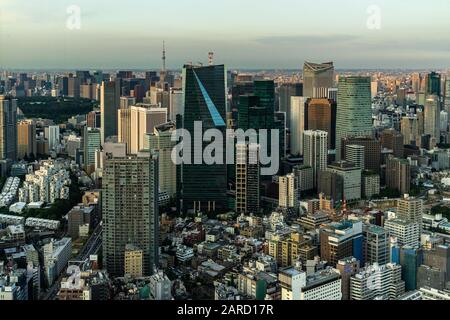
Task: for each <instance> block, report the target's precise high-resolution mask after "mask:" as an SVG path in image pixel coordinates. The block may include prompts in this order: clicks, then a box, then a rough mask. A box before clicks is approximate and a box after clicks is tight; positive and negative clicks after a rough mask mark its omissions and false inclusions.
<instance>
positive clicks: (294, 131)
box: [290, 97, 306, 156]
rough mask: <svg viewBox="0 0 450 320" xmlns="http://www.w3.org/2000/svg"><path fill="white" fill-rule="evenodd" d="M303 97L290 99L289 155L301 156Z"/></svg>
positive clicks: (303, 117)
mask: <svg viewBox="0 0 450 320" xmlns="http://www.w3.org/2000/svg"><path fill="white" fill-rule="evenodd" d="M305 103H306V98H305V97H291V117H290V119H291V125H290V127H291V136H290V141H291V143H290V144H291V154H292V155H295V156H297V155H302V154H303V132H304V131H305Z"/></svg>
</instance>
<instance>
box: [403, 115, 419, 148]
mask: <svg viewBox="0 0 450 320" xmlns="http://www.w3.org/2000/svg"><path fill="white" fill-rule="evenodd" d="M401 132H402V135H403V144H404V145H413V146H420V137H421V136H422V135H423V134H424V123H423V112H420V113H418V114H417V115H409V116H405V117H402V120H401Z"/></svg>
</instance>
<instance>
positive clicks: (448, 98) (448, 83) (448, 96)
mask: <svg viewBox="0 0 450 320" xmlns="http://www.w3.org/2000/svg"><path fill="white" fill-rule="evenodd" d="M444 105H445V110H447V111H450V75H447V79H446V80H445V94H444Z"/></svg>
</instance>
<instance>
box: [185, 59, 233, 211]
mask: <svg viewBox="0 0 450 320" xmlns="http://www.w3.org/2000/svg"><path fill="white" fill-rule="evenodd" d="M183 92H184V95H185V100H184V101H185V109H184V110H185V111H184V117H183V118H182V119H181V120H182V123H181V126H180V125H179V124H178V120H177V126H178V127H182V128H184V129H186V130H187V131H189V132H190V134H191V137H192V139H194V126H195V122H199V123H201V124H202V130H203V132H202V135H203V133H204V132H205V131H206V130H208V129H218V130H220V131H222V133H223V136H224V137H225V130H226V123H225V119H226V72H225V67H224V66H223V65H214V66H207V67H203V66H192V65H186V66H185V67H184V68H183ZM209 144H210V142H203V148H202V150H204V149H205V147H206V146H207V145H209ZM194 149H195V146H194V143H192V144H191V151H192V152H191V155H192V159H191V160H192V164H182V165H180V166H178V168H177V171H179V173H178V177H179V178H180V180H179V181H178V188H177V189H178V195H179V199H180V203H179V206H180V207H181V208H182V210H183V211H186V210H189V209H195V210H200V211H203V212H215V211H221V210H226V209H227V194H226V192H227V168H226V165H225V164H212V165H208V164H206V163H205V162H204V161H203V160H202V161H201V162H202V163H201V164H195V163H194ZM224 156H225V152H224ZM224 160H225V159H224Z"/></svg>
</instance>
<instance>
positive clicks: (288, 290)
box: [278, 268, 342, 300]
mask: <svg viewBox="0 0 450 320" xmlns="http://www.w3.org/2000/svg"><path fill="white" fill-rule="evenodd" d="M278 280H279V281H280V284H281V300H341V298H342V292H341V275H340V273H339V271H338V270H336V269H333V268H328V269H325V270H322V271H319V272H317V273H314V274H312V275H309V276H307V275H306V272H304V271H299V270H297V269H296V268H287V269H284V270H281V271H280V272H279V274H278Z"/></svg>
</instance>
